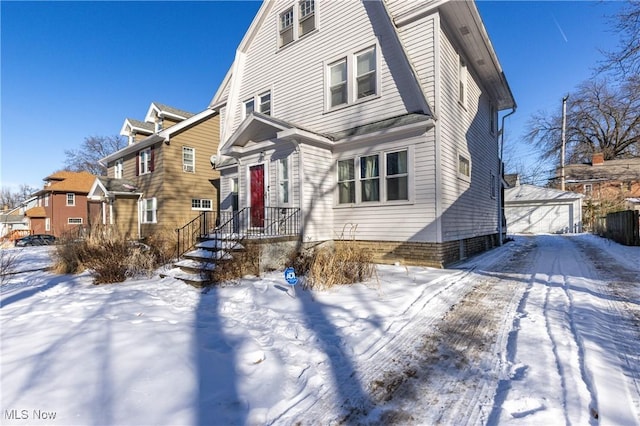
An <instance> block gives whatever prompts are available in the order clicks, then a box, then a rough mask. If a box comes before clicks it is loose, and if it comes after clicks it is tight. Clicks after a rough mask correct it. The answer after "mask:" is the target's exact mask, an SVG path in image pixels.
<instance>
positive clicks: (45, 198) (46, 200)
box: [44, 194, 49, 207]
mask: <svg viewBox="0 0 640 426" xmlns="http://www.w3.org/2000/svg"><path fill="white" fill-rule="evenodd" d="M44 206H45V207H49V194H44Z"/></svg>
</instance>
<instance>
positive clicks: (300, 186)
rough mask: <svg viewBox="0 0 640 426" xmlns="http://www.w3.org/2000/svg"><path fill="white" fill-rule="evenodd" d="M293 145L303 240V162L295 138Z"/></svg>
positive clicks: (302, 238) (302, 239)
mask: <svg viewBox="0 0 640 426" xmlns="http://www.w3.org/2000/svg"><path fill="white" fill-rule="evenodd" d="M292 142H293V145H294V146H295V149H296V152H297V153H298V203H299V205H300V240H301V241H304V237H305V223H306V220H305V217H304V171H303V169H302V165H303V164H304V162H303V161H302V158H303V157H302V148H301V147H300V143H299V142H298V141H296V140H293V141H292Z"/></svg>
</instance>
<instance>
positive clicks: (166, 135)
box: [100, 109, 217, 165]
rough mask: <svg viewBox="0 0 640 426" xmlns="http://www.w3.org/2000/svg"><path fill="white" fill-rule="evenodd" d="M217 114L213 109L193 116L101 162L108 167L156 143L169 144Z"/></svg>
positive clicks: (128, 146)
mask: <svg viewBox="0 0 640 426" xmlns="http://www.w3.org/2000/svg"><path fill="white" fill-rule="evenodd" d="M215 114H217V111H215V110H213V109H205V110H204V111H202V112H199V113H198V114H195V115H192V116H191V117H189V118H187V119H186V120H183V121H181V122H180V123H178V124H174V125H173V126H170V127H167V128H166V129H164V130H161V131H160V132H158V133H152V134H151V135H150V136H148V137H146V138H144V139H142V140H141V141H139V142H136V143H133V144H130V145H127V146H126V147H124V148H122V149H121V150H119V151H116V152H114V153H112V154H110V155H107V156H106V157H104V158H102V159H100V162H101V163H103V164H105V165H106V164H108V163H109V162H111V161H114V160H117V159H118V158H121V157H124V156H125V155H128V154H131V153H134V152H138V151H140V150H141V149H144V148H147V147H149V146H151V145H153V144H155V143H158V142H162V141H164V142H168V141H169V140H170V139H171V137H172V136H173V135H175V134H177V133H179V132H181V131H183V130H185V129H186V128H189V127H191V126H194V125H196V124H198V123H199V122H201V121H203V120H206V119H207V118H209V117H212V116H214V115H215Z"/></svg>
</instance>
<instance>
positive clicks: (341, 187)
mask: <svg viewBox="0 0 640 426" xmlns="http://www.w3.org/2000/svg"><path fill="white" fill-rule="evenodd" d="M355 202H356V171H355V166H354V163H353V159H349V160H340V161H338V204H352V203H355Z"/></svg>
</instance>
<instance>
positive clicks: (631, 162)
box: [558, 158, 640, 183]
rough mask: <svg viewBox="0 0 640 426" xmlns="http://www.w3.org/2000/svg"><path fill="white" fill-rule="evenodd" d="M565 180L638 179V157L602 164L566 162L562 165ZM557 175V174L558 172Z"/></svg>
mask: <svg viewBox="0 0 640 426" xmlns="http://www.w3.org/2000/svg"><path fill="white" fill-rule="evenodd" d="M564 172H565V182H567V183H577V182H588V181H608V180H620V181H632V180H636V181H640V158H624V159H618V160H606V161H605V162H604V163H602V164H596V165H591V164H568V165H566V166H565V167H564ZM558 175H559V174H558Z"/></svg>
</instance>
